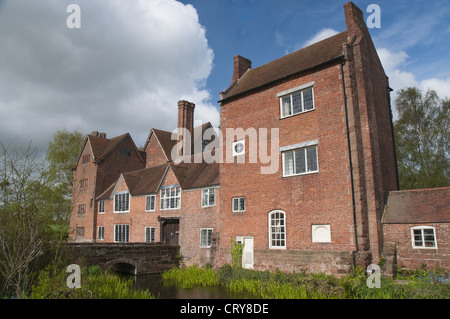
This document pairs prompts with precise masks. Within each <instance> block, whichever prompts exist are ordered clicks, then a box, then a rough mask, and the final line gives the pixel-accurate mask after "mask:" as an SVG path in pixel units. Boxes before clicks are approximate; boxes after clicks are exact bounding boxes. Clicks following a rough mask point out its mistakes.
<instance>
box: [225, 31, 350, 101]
mask: <svg viewBox="0 0 450 319" xmlns="http://www.w3.org/2000/svg"><path fill="white" fill-rule="evenodd" d="M346 41H347V31H344V32H341V33H339V34H336V35H334V36H332V37H329V38H327V39H325V40H322V41H320V42H317V43H314V44H312V45H310V46H307V47H305V48H303V49H300V50H298V51H295V52H293V53H291V54H288V55H285V56H283V57H281V58H279V59H277V60H274V61H272V62H269V63H267V64H264V65H262V66H260V67H257V68H255V69H250V70H248V71H247V72H246V73H245V74H244V75H243V76H242V77H241V78H240V79H239V80H238V81H237V82H235V83H233V84H232V85H231V86H230V87H229V88H228V89H227V90H226V91H225V92H224V93H223V95H222V98H221V100H222V101H224V100H226V99H229V98H231V97H233V96H236V95H239V94H241V93H244V92H247V91H251V90H253V89H257V88H260V87H262V86H264V85H267V84H269V83H272V82H275V81H279V80H282V79H283V78H286V77H289V76H292V75H295V74H297V73H300V72H302V71H306V70H308V69H311V68H314V67H317V66H319V65H322V64H324V63H327V62H329V61H332V60H335V59H337V58H339V57H342V56H343V51H342V45H343V44H344V43H346Z"/></svg>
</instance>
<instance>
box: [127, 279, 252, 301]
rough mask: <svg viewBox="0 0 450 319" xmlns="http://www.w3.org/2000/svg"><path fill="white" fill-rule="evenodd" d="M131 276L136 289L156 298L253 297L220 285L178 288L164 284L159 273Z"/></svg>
mask: <svg viewBox="0 0 450 319" xmlns="http://www.w3.org/2000/svg"><path fill="white" fill-rule="evenodd" d="M133 277H134V286H135V288H136V289H143V290H145V289H148V290H149V291H150V292H152V293H153V295H155V297H156V298H158V299H255V297H254V296H253V295H250V294H245V293H232V292H230V291H228V290H227V289H225V288H224V287H222V286H215V287H194V288H180V287H176V286H174V285H168V284H164V280H163V279H162V277H161V274H152V275H138V276H133Z"/></svg>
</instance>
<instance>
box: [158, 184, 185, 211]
mask: <svg viewBox="0 0 450 319" xmlns="http://www.w3.org/2000/svg"><path fill="white" fill-rule="evenodd" d="M180 206H181V189H180V187H178V186H170V187H166V188H163V189H161V209H162V210H165V209H178V208H180Z"/></svg>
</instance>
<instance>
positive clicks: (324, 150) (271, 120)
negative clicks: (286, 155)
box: [220, 65, 355, 267]
mask: <svg viewBox="0 0 450 319" xmlns="http://www.w3.org/2000/svg"><path fill="white" fill-rule="evenodd" d="M312 81H314V83H315V84H314V103H315V110H314V111H310V112H307V113H303V114H299V115H296V116H293V117H290V118H285V119H280V102H279V98H278V97H277V93H279V92H282V91H285V90H287V89H291V88H294V87H297V86H300V85H304V84H307V83H309V82H312ZM252 127H255V128H256V129H258V128H268V129H271V128H279V133H280V134H279V136H280V143H279V144H280V147H282V146H288V145H293V144H298V143H302V142H308V141H312V140H318V141H319V144H318V158H319V172H318V173H313V174H308V175H302V176H293V177H283V176H282V163H281V154H279V158H278V160H279V169H278V172H277V173H275V174H272V175H261V174H260V167H261V164H259V163H257V164H250V163H248V160H249V158H248V139H247V141H246V153H247V154H246V162H247V163H245V164H237V163H236V164H233V163H227V162H228V161H229V159H228V161H227V162H226V163H224V164H223V165H221V168H220V173H221V202H220V207H221V216H220V221H221V247H222V249H223V251H224V256H223V258H222V262H227V258H228V257H227V256H226V255H227V253H226V251H227V249H228V248H229V239H230V237H231V238H235V237H236V236H253V237H254V249H255V251H256V250H260V249H268V248H269V239H268V213H269V212H270V211H272V210H274V209H280V210H283V211H284V212H285V213H286V232H287V234H286V235H287V247H286V248H287V251H289V250H312V251H353V250H354V249H355V243H354V233H353V215H352V194H351V181H350V171H349V158H348V148H347V135H346V134H347V133H346V124H345V109H344V98H343V87H342V77H341V69H340V65H332V66H328V67H324V68H322V69H320V70H317V72H315V73H309V74H304V75H303V76H301V77H298V78H295V79H291V81H286V82H284V83H281V84H278V85H275V86H273V87H270V88H268V89H266V90H264V91H260V92H257V93H254V94H251V95H248V96H245V97H243V98H240V99H239V100H235V101H232V102H230V103H226V104H222V105H221V130H222V133H224V132H225V130H226V128H243V129H248V128H252ZM232 142H233V141H226V142H225V144H228V145H231V143H232ZM223 152H225V149H223ZM237 196H245V197H246V211H245V213H232V207H231V203H232V197H237ZM314 224H329V225H331V243H327V244H321V243H313V242H312V240H311V227H312V225H314ZM257 258H258V256H256V255H255V267H257V265H258V264H259V263H261V262H262V261H260V260H257ZM266 264H267V262H266Z"/></svg>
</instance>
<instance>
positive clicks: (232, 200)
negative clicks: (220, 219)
mask: <svg viewBox="0 0 450 319" xmlns="http://www.w3.org/2000/svg"><path fill="white" fill-rule="evenodd" d="M235 199H237V200H238V207H241V205H240V204H241V203H240V201H241V200H243V201H244V209H243V210H241V209H238V210H235V209H234V200H235ZM246 205H247V204H246V202H245V196H238V197H232V198H231V210H232V212H233V213H243V212H245V208H246Z"/></svg>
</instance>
